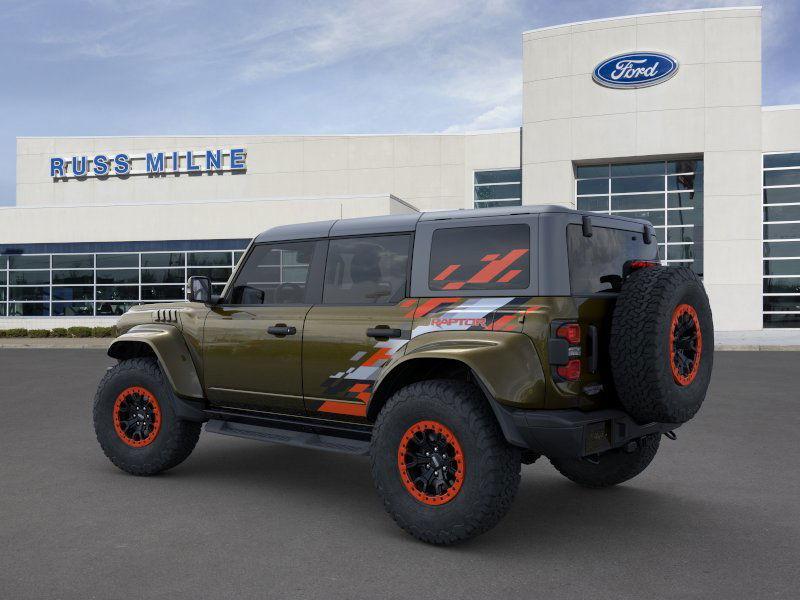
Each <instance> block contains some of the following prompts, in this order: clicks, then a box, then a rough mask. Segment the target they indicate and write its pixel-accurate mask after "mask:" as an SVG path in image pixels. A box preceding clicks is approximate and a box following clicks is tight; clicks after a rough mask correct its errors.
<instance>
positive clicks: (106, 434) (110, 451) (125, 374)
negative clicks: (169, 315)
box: [93, 358, 202, 475]
mask: <svg viewBox="0 0 800 600" xmlns="http://www.w3.org/2000/svg"><path fill="white" fill-rule="evenodd" d="M132 387H137V388H143V389H146V390H147V391H149V392H150V393H151V394H152V395H153V396H154V398H155V399H156V401H157V403H158V408H159V410H160V427H159V429H158V432H157V434H156V435H155V437H154V439H153V440H152V441H151V442H149V443H148V444H147V445H145V446H141V447H132V446H131V445H129V443H126V442H125V441H123V438H122V437H121V436H120V434H118V433H117V431H116V430H115V425H114V406H115V402H116V401H117V397H118V396H119V395H120V394H121V393H122V392H123V390H127V389H129V388H132ZM174 406H175V405H174V392H173V391H172V386H171V385H170V384H169V382H168V381H167V380H166V378H165V376H164V373H163V372H162V371H161V368H160V367H159V365H158V362H157V361H156V360H155V359H154V358H132V359H129V360H123V361H121V362H119V363H118V364H117V365H115V366H114V367H112V368H111V369H109V370H108V372H107V373H106V374H105V376H104V377H103V379H102V380H101V381H100V384H99V386H98V388H97V394H96V395H95V397H94V411H93V416H94V430H95V434H96V436H97V441H98V442H99V443H100V447H101V448H102V449H103V452H104V453H105V455H106V456H107V457H108V458H109V460H110V461H111V462H112V463H114V464H115V465H116V466H117V467H119V468H120V469H122V470H123V471H126V472H128V473H131V474H132V475H155V474H156V473H161V472H162V471H166V470H167V469H171V468H172V467H174V466H176V465H179V464H180V463H182V462H183V461H184V460H186V458H187V457H188V456H189V454H191V452H192V450H193V449H194V447H195V445H196V444H197V440H198V438H199V437H200V429H201V427H202V425H201V423H195V422H192V421H184V420H181V419H178V418H177V416H176V415H175V408H174Z"/></svg>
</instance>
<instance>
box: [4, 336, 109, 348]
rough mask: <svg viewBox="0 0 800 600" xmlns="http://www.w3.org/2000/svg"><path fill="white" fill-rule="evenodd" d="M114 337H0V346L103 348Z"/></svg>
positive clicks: (106, 346) (107, 345)
mask: <svg viewBox="0 0 800 600" xmlns="http://www.w3.org/2000/svg"><path fill="white" fill-rule="evenodd" d="M113 341H114V338H0V348H7V349H15V350H16V349H31V348H33V349H42V350H44V349H71V350H105V349H107V348H108V347H109V346H110V345H111V342H113Z"/></svg>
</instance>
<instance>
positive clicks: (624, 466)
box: [550, 433, 661, 488]
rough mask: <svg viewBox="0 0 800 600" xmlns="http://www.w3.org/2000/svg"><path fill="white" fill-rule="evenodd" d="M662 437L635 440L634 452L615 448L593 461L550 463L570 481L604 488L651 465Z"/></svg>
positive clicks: (594, 458)
mask: <svg viewBox="0 0 800 600" xmlns="http://www.w3.org/2000/svg"><path fill="white" fill-rule="evenodd" d="M660 441H661V434H660V433H656V434H654V435H648V436H645V437H643V438H641V439H638V440H636V447H635V448H628V449H627V450H626V449H624V448H616V449H614V450H609V451H608V452H604V453H603V454H600V455H599V456H596V457H587V458H551V459H550V462H551V463H552V464H553V466H554V467H555V468H556V470H558V472H559V473H561V474H562V475H563V476H564V477H566V478H567V479H569V480H570V481H574V482H575V483H577V484H579V485H582V486H584V487H590V488H603V487H609V486H612V485H617V484H618V483H622V482H623V481H628V479H631V478H633V477H636V476H637V475H638V474H639V473H641V472H642V471H644V470H645V469H646V468H647V466H648V465H649V464H650V463H651V462H652V461H653V459H654V458H655V456H656V452H657V451H658V445H659V442H660Z"/></svg>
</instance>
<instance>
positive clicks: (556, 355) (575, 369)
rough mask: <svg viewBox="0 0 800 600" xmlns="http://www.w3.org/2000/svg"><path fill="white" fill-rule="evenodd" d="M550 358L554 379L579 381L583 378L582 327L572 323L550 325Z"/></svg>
mask: <svg viewBox="0 0 800 600" xmlns="http://www.w3.org/2000/svg"><path fill="white" fill-rule="evenodd" d="M550 331H551V337H550V340H549V341H548V345H547V348H548V358H549V361H550V365H551V366H552V368H553V375H554V379H556V380H561V381H577V380H578V379H580V377H581V361H580V356H581V326H580V325H579V324H578V323H575V322H571V321H554V322H553V323H551V324H550Z"/></svg>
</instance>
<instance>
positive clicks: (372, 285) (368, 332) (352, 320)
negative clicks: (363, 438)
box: [303, 234, 416, 422]
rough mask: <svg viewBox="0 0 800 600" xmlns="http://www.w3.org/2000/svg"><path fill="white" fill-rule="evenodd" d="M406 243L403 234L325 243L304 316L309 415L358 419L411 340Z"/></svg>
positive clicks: (411, 302)
mask: <svg viewBox="0 0 800 600" xmlns="http://www.w3.org/2000/svg"><path fill="white" fill-rule="evenodd" d="M411 240H412V236H411V235H410V234H391V235H375V236H357V237H347V238H334V239H331V240H330V243H329V247H328V256H327V263H326V268H325V279H324V287H323V293H322V303H321V304H319V305H316V306H314V307H313V308H312V309H311V310H310V311H309V313H308V316H307V317H306V322H305V330H304V334H303V388H304V394H305V401H306V407H307V409H308V412H309V414H311V415H314V416H318V417H324V418H329V419H335V420H346V421H356V422H359V421H364V420H365V416H366V408H367V403H368V402H369V399H370V397H371V394H372V386H373V384H374V382H375V380H376V378H377V376H378V374H379V372H380V370H381V368H382V366H383V365H384V364H385V363H386V362H387V361H388V360H389V359H390V358H391V357H392V355H394V354H395V353H396V352H398V351H400V350H401V349H402V347H403V346H404V345H405V344H406V343H407V342H408V340H409V339H410V335H411V322H412V319H413V314H414V308H415V306H416V301H415V300H412V299H409V298H407V297H406V289H407V282H408V272H409V267H410V264H409V261H410V251H411Z"/></svg>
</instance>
